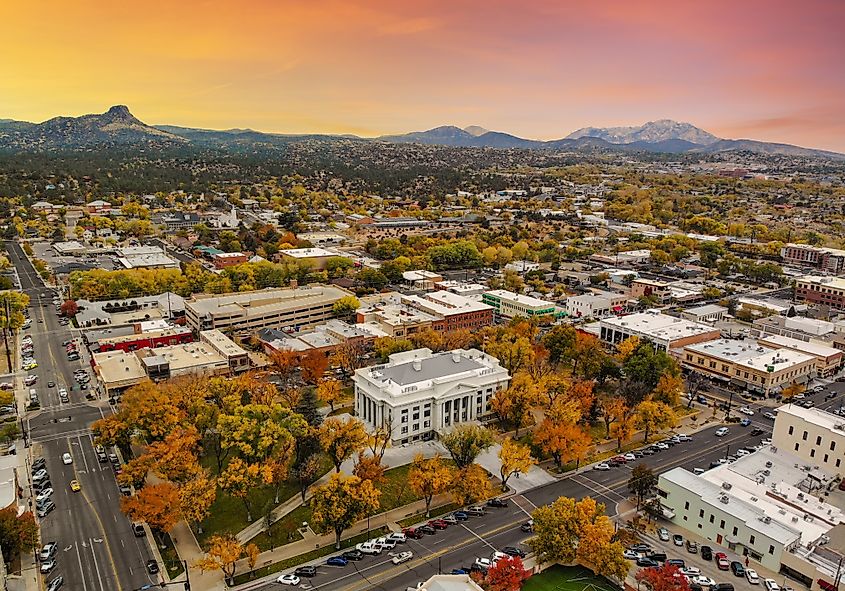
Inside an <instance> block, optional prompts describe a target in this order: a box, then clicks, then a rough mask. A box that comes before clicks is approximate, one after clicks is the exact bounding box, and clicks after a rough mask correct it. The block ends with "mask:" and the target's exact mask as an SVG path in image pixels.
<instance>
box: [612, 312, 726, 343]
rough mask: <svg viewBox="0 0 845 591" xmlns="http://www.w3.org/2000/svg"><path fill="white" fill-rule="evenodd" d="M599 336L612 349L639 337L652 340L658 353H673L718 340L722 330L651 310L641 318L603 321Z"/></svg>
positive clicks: (635, 316) (633, 315) (631, 316)
mask: <svg viewBox="0 0 845 591" xmlns="http://www.w3.org/2000/svg"><path fill="white" fill-rule="evenodd" d="M598 336H599V338H600V339H601V340H602V341H603V342H605V343H608V344H611V345H618V344H619V343H621V342H622V341H624V340H625V339H627V338H629V337H634V336H635V337H639V338H640V339H648V340H649V341H651V342H652V344H654V346H655V347H657V348H658V349H662V350H664V351H669V350H671V349H676V348H679V347H683V346H685V345H692V344H694V343H700V342H703V341H710V340H713V339H717V338H719V330H718V329H716V328H713V327H712V326H708V325H707V324H701V323H699V322H691V321H689V320H684V319H683V318H675V317H674V316H668V315H667V314H661V313H660V311H659V310H647V311H645V312H641V313H639V314H629V315H628V316H619V317H614V318H603V319H602V320H600V321H599V331H598Z"/></svg>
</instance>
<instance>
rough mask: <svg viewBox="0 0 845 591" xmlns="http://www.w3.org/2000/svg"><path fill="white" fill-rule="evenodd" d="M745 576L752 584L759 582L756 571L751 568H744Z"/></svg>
mask: <svg viewBox="0 0 845 591" xmlns="http://www.w3.org/2000/svg"><path fill="white" fill-rule="evenodd" d="M745 578H746V579H748V582H749V583H751V584H752V585H759V584H760V577H759V576H758V575H757V571H756V570H754V569H753V568H747V569H745Z"/></svg>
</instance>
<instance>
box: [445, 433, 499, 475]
mask: <svg viewBox="0 0 845 591" xmlns="http://www.w3.org/2000/svg"><path fill="white" fill-rule="evenodd" d="M440 441H441V443H443V445H444V447H445V448H446V449H447V450H449V454H450V455H451V456H452V460H454V462H455V465H456V466H457V467H458V469H463V468H466V467H467V466H469V465H471V464H472V463H473V462H474V461H475V458H477V457H478V454H480V453H481V452H483V451H484V450H485V449H487V448H488V447H490V446H491V445H493V434H492V433H491V432H490V430H489V429H487V428H486V427H482V426H480V425H471V424H467V423H462V424H460V425H457V426H456V427H455V428H454V429H452V431H451V432H449V433H447V434H446V435H444V436H443V437H442V438H441V439H440Z"/></svg>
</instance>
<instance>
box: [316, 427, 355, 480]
mask: <svg viewBox="0 0 845 591" xmlns="http://www.w3.org/2000/svg"><path fill="white" fill-rule="evenodd" d="M318 437H319V439H320V446H321V447H322V449H323V451H324V452H325V453H326V455H327V456H329V458H330V459H331V461H332V463H333V464H334V468H335V472H338V473H339V472H340V466H341V464H343V462H344V461H345V460H347V459H349V458H351V457H352V455H353V454H354V453H355V452H357V451H359V450H361V449H363V447H364V446H365V445H366V444H367V432H366V431H365V430H364V424H363V423H362V422H361V421H359V420H358V419H355V418H351V417H350V418H348V419H345V420H344V419H339V418H337V417H329V418H327V419H326V420H325V421H324V422H323V424H322V425H320V428H319V430H318Z"/></svg>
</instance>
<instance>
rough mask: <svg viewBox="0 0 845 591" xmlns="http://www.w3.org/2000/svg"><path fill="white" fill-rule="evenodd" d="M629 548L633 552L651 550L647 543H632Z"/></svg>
mask: <svg viewBox="0 0 845 591" xmlns="http://www.w3.org/2000/svg"><path fill="white" fill-rule="evenodd" d="M630 549H631V550H633V551H634V552H651V546H649V545H648V544H634V545H633V546H631V547H630Z"/></svg>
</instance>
